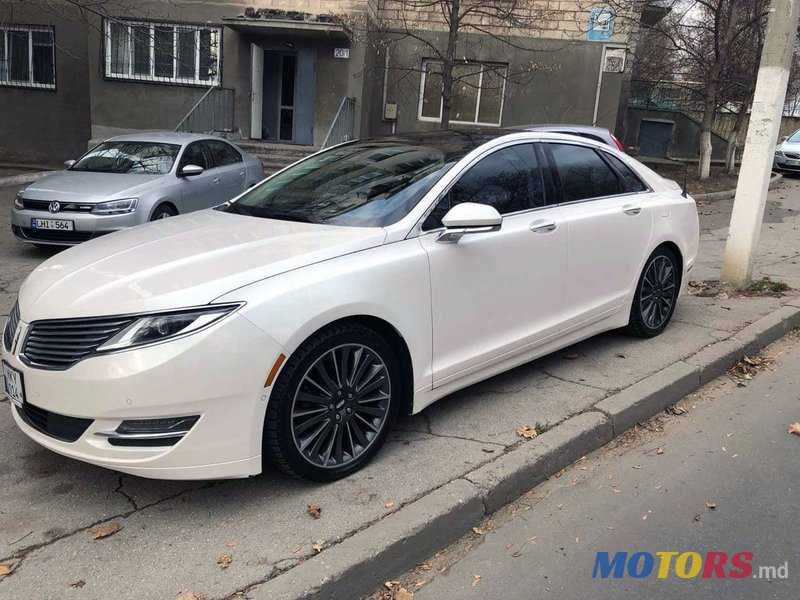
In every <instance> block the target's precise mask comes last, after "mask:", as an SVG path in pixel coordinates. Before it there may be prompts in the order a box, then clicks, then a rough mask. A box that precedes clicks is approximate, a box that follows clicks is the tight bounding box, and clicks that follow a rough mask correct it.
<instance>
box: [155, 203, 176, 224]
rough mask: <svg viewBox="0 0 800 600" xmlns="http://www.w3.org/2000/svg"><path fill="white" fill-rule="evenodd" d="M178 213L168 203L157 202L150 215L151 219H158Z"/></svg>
mask: <svg viewBox="0 0 800 600" xmlns="http://www.w3.org/2000/svg"><path fill="white" fill-rule="evenodd" d="M177 214H178V211H177V210H175V209H174V208H172V207H171V206H170V205H169V204H159V205H158V206H157V207H156V209H155V210H154V211H153V214H152V215H150V220H151V221H158V220H159V219H168V218H169V217H174V216H175V215H177Z"/></svg>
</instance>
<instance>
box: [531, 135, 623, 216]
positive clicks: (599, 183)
mask: <svg viewBox="0 0 800 600" xmlns="http://www.w3.org/2000/svg"><path fill="white" fill-rule="evenodd" d="M544 147H545V149H546V152H547V153H548V155H549V157H550V160H551V162H552V163H553V166H554V168H555V172H556V174H557V175H558V178H559V180H560V181H561V189H562V191H563V195H564V197H563V202H573V201H575V200H585V199H587V198H600V197H602V196H612V195H614V194H619V193H620V189H621V188H620V184H619V180H618V179H617V176H616V175H615V174H614V172H613V171H612V170H611V168H610V167H609V166H608V165H607V164H606V163H605V162H604V161H603V159H602V158H600V156H598V154H597V152H595V151H594V150H593V149H592V148H587V147H586V146H577V145H574V144H554V143H546V144H544Z"/></svg>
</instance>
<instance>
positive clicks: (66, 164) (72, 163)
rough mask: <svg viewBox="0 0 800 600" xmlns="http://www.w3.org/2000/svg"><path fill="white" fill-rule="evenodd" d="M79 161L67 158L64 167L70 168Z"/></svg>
mask: <svg viewBox="0 0 800 600" xmlns="http://www.w3.org/2000/svg"><path fill="white" fill-rule="evenodd" d="M76 162H77V161H75V160H65V161H64V168H65V169H69V168H70V167H71V166H72V165H74V164H75V163H76Z"/></svg>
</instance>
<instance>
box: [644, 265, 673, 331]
mask: <svg viewBox="0 0 800 600" xmlns="http://www.w3.org/2000/svg"><path fill="white" fill-rule="evenodd" d="M676 291H677V278H676V275H675V267H674V265H673V264H672V261H670V260H669V258H667V257H666V256H663V255H661V256H656V257H655V258H654V259H653V260H652V261H651V262H650V264H649V265H648V266H647V269H646V270H645V273H644V279H643V280H642V290H641V294H640V300H639V306H640V309H641V314H642V321H644V324H645V325H647V327H649V328H650V329H658V328H659V327H661V326H662V325H664V323H666V321H667V319H669V316H670V314H671V312H672V307H673V305H674V304H675V296H676Z"/></svg>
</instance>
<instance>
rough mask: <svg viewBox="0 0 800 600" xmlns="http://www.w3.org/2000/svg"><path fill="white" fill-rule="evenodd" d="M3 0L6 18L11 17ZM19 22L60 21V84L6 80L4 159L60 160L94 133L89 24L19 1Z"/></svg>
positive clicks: (0, 118)
mask: <svg viewBox="0 0 800 600" xmlns="http://www.w3.org/2000/svg"><path fill="white" fill-rule="evenodd" d="M6 6H7V5H6V4H3V3H0V22H3V21H11V17H12V14H4V12H3V9H4V8H5V7H6ZM13 22H14V23H18V24H26V25H51V26H55V28H56V29H55V43H56V53H55V54H56V56H55V65H56V90H55V91H52V90H41V89H31V88H12V87H6V86H0V163H25V164H35V165H57V164H60V163H61V162H62V161H64V160H67V159H70V158H76V157H77V156H79V155H81V154H83V152H84V151H85V150H86V141H87V140H88V139H89V131H90V125H89V123H90V120H89V75H88V72H87V70H86V61H87V56H86V36H87V30H88V26H87V25H86V23H83V22H80V21H71V20H67V19H60V18H56V17H55V16H53V15H50V14H46V13H42V12H38V11H35V10H33V9H31V8H30V7H28V8H26V7H25V6H24V5H20V6H15V7H14V11H13Z"/></svg>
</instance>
